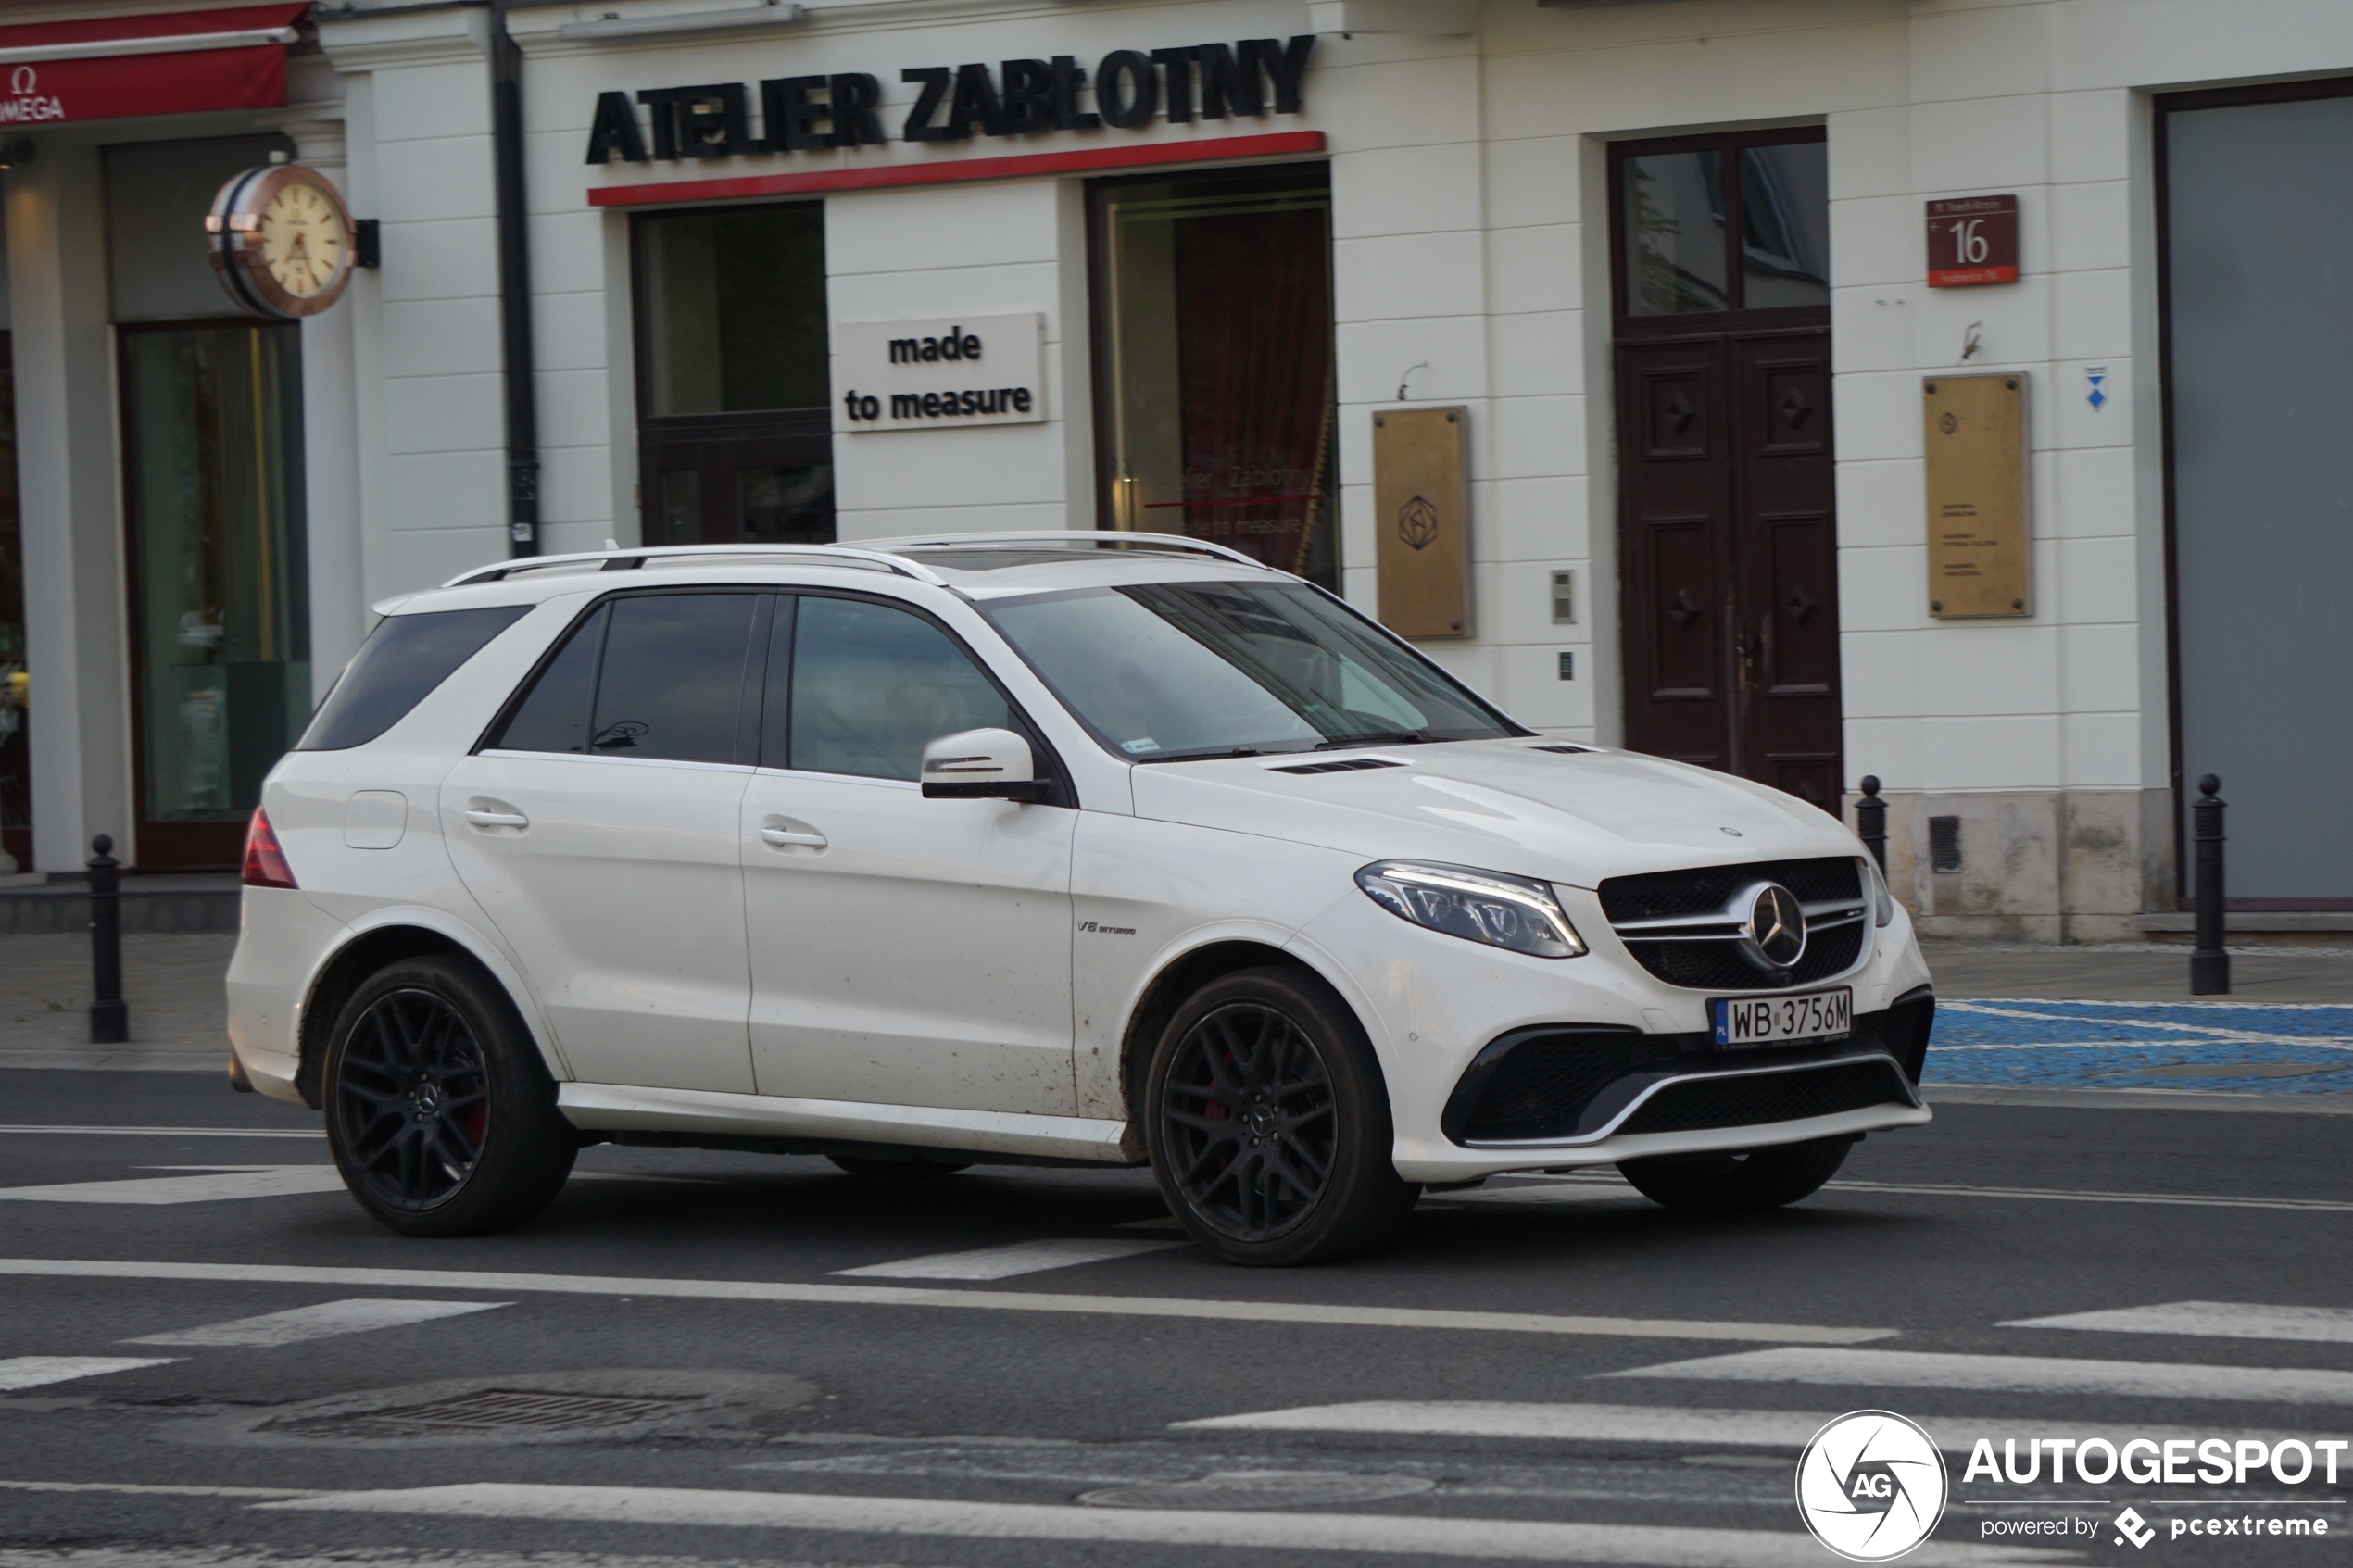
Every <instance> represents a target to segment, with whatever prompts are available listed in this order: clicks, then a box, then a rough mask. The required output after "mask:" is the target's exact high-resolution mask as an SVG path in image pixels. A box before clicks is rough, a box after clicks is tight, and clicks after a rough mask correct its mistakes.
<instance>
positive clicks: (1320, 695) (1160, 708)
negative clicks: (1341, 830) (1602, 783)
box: [983, 583, 1524, 762]
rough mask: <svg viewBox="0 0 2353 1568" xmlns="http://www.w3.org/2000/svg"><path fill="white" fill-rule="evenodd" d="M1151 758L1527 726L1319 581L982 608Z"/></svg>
mask: <svg viewBox="0 0 2353 1568" xmlns="http://www.w3.org/2000/svg"><path fill="white" fill-rule="evenodd" d="M983 608H984V609H985V610H986V611H987V613H988V618H989V619H990V620H991V621H994V622H995V623H996V625H997V628H998V630H999V631H1000V632H1002V633H1004V634H1005V638H1006V640H1007V641H1009V642H1011V643H1012V644H1013V646H1014V647H1016V648H1018V649H1020V650H1021V654H1022V657H1023V658H1025V659H1028V660H1029V663H1030V666H1031V668H1032V669H1034V670H1036V671H1038V674H1039V675H1040V676H1041V677H1042V678H1043V679H1044V680H1045V682H1046V684H1049V685H1051V686H1052V687H1053V688H1054V692H1055V695H1057V696H1060V697H1061V698H1062V699H1063V702H1064V703H1065V704H1066V705H1067V706H1068V707H1069V708H1070V710H1071V711H1072V712H1073V713H1075V714H1076V715H1077V716H1078V718H1079V719H1080V720H1081V721H1084V722H1085V723H1086V724H1087V726H1088V728H1089V729H1092V730H1093V731H1094V732H1095V734H1096V736H1097V738H1099V739H1101V741H1102V742H1103V743H1104V744H1105V745H1107V746H1111V747H1112V748H1113V749H1114V750H1115V751H1118V752H1120V753H1121V754H1123V755H1124V756H1126V757H1128V758H1130V759H1134V760H1136V761H1139V762H1167V761H1175V760H1178V759H1183V758H1188V757H1231V756H1246V755H1248V754H1250V753H1252V752H1261V751H1307V750H1314V749H1318V748H1328V747H1332V746H1361V745H1369V744H1374V743H1380V742H1393V741H1442V740H1490V739H1493V738H1494V737H1496V736H1499V735H1511V734H1522V733H1524V732H1522V731H1520V730H1517V729H1516V728H1514V727H1513V726H1512V725H1511V723H1510V722H1509V721H1506V720H1504V718H1503V717H1502V716H1500V715H1499V714H1497V713H1496V712H1495V711H1494V710H1493V709H1490V708H1488V707H1487V706H1486V705H1485V704H1484V703H1482V702H1480V701H1479V700H1478V698H1477V697H1475V696H1471V695H1470V693H1468V692H1466V691H1465V690H1464V689H1463V688H1462V687H1461V686H1458V685H1456V684H1454V683H1453V681H1452V680H1449V679H1448V678H1447V677H1446V676H1445V675H1444V674H1442V673H1441V672H1440V671H1437V670H1436V669H1433V668H1432V667H1431V666H1429V665H1428V664H1425V663H1423V662H1422V661H1421V660H1419V659H1416V658H1414V657H1413V656H1412V655H1411V654H1409V653H1407V652H1406V651H1405V650H1403V649H1402V648H1400V647H1398V646H1396V645H1395V644H1393V643H1391V642H1390V640H1389V639H1388V638H1386V637H1384V636H1383V635H1381V633H1379V632H1378V631H1376V630H1375V629H1373V628H1372V627H1370V626H1367V625H1365V623H1364V622H1363V621H1359V620H1357V619H1356V617H1354V616H1353V615H1351V614H1350V613H1349V612H1348V611H1347V610H1346V609H1345V608H1342V607H1340V605H1337V604H1335V603H1333V602H1332V601H1331V600H1330V599H1328V598H1327V597H1326V596H1323V595H1322V594H1319V593H1317V592H1316V591H1315V589H1313V588H1309V587H1305V586H1277V585H1274V584H1271V583H1270V584H1264V585H1262V584H1259V583H1151V584H1148V585H1145V586H1140V587H1126V588H1085V589H1079V590H1076V591H1074V592H1071V593H1061V594H1039V595H1035V596H1025V597H1021V598H1014V599H1000V600H998V601H996V602H995V603H993V604H987V605H984V606H983Z"/></svg>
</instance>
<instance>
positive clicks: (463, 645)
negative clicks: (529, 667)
mask: <svg viewBox="0 0 2353 1568" xmlns="http://www.w3.org/2000/svg"><path fill="white" fill-rule="evenodd" d="M530 609H531V606H529V605H497V606H494V607H491V608H484V609H443V610H427V611H423V612H421V613H419V614H415V615H394V616H387V617H385V618H384V620H383V621H379V622H378V623H377V625H376V629H375V631H374V632H372V633H370V634H369V637H368V640H367V641H366V642H364V643H362V644H360V645H359V652H358V653H356V654H354V655H353V656H352V659H351V662H350V664H348V665H347V666H346V667H345V669H344V672H343V679H342V680H340V681H337V682H336V683H335V688H334V690H333V691H331V692H329V693H328V694H327V700H326V701H324V702H322V703H321V704H320V705H319V711H318V713H317V714H316V715H315V716H313V717H312V719H311V721H310V728H308V730H305V731H304V732H303V734H302V739H301V740H300V741H298V742H296V746H295V749H296V751H347V750H349V749H350V748H351V747H353V746H365V745H367V744H368V743H369V742H370V741H371V740H374V739H375V738H376V737H377V736H378V735H380V734H384V732H385V731H386V730H389V729H391V728H392V727H393V726H394V725H395V724H397V723H398V722H400V721H401V720H402V719H404V718H406V717H407V716H408V714H409V709H412V708H414V707H416V706H417V704H419V703H420V702H422V701H423V700H424V699H425V696H426V695H427V694H428V693H430V692H432V691H433V689H434V687H436V686H438V685H440V684H441V683H442V682H444V681H446V680H447V679H448V678H449V677H450V676H451V675H452V674H453V673H455V672H456V671H457V669H458V667H459V665H461V664H463V663H465V662H466V660H468V659H472V657H473V656H474V655H475V654H477V653H480V652H481V651H482V648H483V646H484V644H486V643H488V642H489V641H490V639H491V638H493V637H495V636H497V634H498V633H501V632H503V631H505V630H506V629H507V628H508V627H510V626H511V625H513V624H514V623H515V622H516V621H520V620H522V617H523V616H524V615H526V614H527V613H529V612H530Z"/></svg>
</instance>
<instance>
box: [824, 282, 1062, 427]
mask: <svg viewBox="0 0 2353 1568" xmlns="http://www.w3.org/2000/svg"><path fill="white" fill-rule="evenodd" d="M1045 338H1046V319H1045V318H1044V317H1043V316H1040V315H1038V314H1037V313H1036V312H1034V311H1033V312H1031V313H1030V314H1027V315H1023V316H966V317H963V318H960V319H959V320H953V321H948V320H939V321H845V322H843V323H842V324H841V325H839V326H837V327H836V328H835V329H834V384H835V385H836V386H837V387H840V388H842V389H843V390H842V393H841V395H840V396H838V397H837V398H835V399H834V430H835V431H836V433H843V434H848V433H855V432H858V431H868V430H932V429H937V428H939V427H941V426H952V425H1003V424H1035V423H1036V422H1038V420H1043V419H1044V418H1045V417H1046V396H1045V379H1044V370H1045V360H1046V348H1045Z"/></svg>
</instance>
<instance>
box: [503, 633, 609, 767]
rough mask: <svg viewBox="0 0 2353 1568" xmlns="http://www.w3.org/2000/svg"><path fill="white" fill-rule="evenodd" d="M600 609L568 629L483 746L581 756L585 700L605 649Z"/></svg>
mask: <svg viewBox="0 0 2353 1568" xmlns="http://www.w3.org/2000/svg"><path fill="white" fill-rule="evenodd" d="M605 621H606V613H605V607H604V606H602V605H599V606H598V607H597V609H596V612H595V613H594V614H592V615H590V616H589V617H588V619H587V620H585V621H582V622H581V623H580V624H579V625H578V626H575V627H574V628H573V632H572V635H570V636H569V637H566V638H565V639H564V646H562V647H561V648H560V649H558V650H557V653H556V657H555V658H553V659H549V660H548V661H547V667H546V668H545V669H543V670H541V671H539V679H538V680H536V681H535V682H533V683H532V686H531V693H530V695H529V696H525V697H524V698H523V699H522V702H521V703H520V704H519V705H517V707H516V709H515V710H514V711H513V712H512V713H510V714H509V715H508V717H507V721H506V723H505V724H503V725H501V726H500V727H499V729H498V730H497V733H496V734H493V735H492V736H491V737H490V740H489V742H488V747H489V749H491V750H493V751H497V750H506V751H585V750H587V749H588V697H589V694H590V693H591V692H593V691H594V690H595V689H596V685H597V656H598V654H599V653H601V652H602V651H603V649H604V646H605Z"/></svg>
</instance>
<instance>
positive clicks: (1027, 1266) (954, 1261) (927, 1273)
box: [834, 1237, 1190, 1279]
mask: <svg viewBox="0 0 2353 1568" xmlns="http://www.w3.org/2000/svg"><path fill="white" fill-rule="evenodd" d="M1189 1245H1190V1244H1189V1243H1187V1242H1182V1241H1090V1240H1087V1239H1084V1238H1079V1237H1072V1238H1067V1239H1063V1240H1050V1241H1016V1242H1014V1243H1013V1244H1012V1245H1011V1246H1007V1247H984V1248H978V1249H977V1250H975V1251H971V1252H935V1253H933V1254H931V1255H930V1256H929V1257H927V1258H901V1259H900V1260H899V1261H897V1262H895V1263H869V1264H867V1265H866V1266H865V1267H864V1268H862V1269H836V1270H835V1271H834V1273H835V1275H836V1276H837V1277H841V1278H851V1279H859V1278H863V1279H1011V1278H1012V1277H1013V1275H1015V1274H1034V1273H1041V1272H1043V1271H1044V1270H1047V1269H1067V1268H1072V1267H1075V1266H1076V1265H1077V1264H1080V1263H1101V1262H1107V1261H1110V1260H1112V1259H1114V1258H1137V1257H1141V1256H1142V1255H1143V1254H1145V1253H1147V1252H1167V1251H1171V1250H1173V1249H1174V1248H1179V1247H1185V1246H1189Z"/></svg>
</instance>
